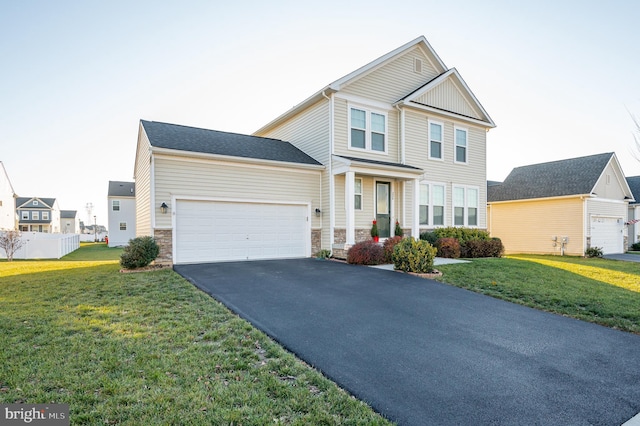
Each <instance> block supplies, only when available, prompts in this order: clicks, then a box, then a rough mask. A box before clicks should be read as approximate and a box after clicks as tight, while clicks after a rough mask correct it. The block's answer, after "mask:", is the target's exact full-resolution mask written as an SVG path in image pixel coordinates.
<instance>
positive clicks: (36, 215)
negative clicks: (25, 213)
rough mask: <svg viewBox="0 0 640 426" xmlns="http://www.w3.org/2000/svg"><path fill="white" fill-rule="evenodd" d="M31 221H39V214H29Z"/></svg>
mask: <svg viewBox="0 0 640 426" xmlns="http://www.w3.org/2000/svg"><path fill="white" fill-rule="evenodd" d="M31 220H40V212H31Z"/></svg>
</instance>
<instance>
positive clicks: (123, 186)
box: [107, 180, 136, 197]
mask: <svg viewBox="0 0 640 426" xmlns="http://www.w3.org/2000/svg"><path fill="white" fill-rule="evenodd" d="M135 188H136V184H135V182H120V181H115V180H110V181H109V192H108V195H107V196H108V197H135V196H136V192H135V191H136V190H135Z"/></svg>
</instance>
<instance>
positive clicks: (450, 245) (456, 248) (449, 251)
mask: <svg viewBox="0 0 640 426" xmlns="http://www.w3.org/2000/svg"><path fill="white" fill-rule="evenodd" d="M436 249H438V257H444V258H447V259H457V258H459V257H460V242H459V241H458V239H457V238H451V237H444V238H438V240H437V241H436Z"/></svg>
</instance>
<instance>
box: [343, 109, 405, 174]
mask: <svg viewBox="0 0 640 426" xmlns="http://www.w3.org/2000/svg"><path fill="white" fill-rule="evenodd" d="M349 105H351V106H353V107H362V108H367V105H366V104H362V103H357V104H356V103H349V102H348V101H347V100H345V99H341V98H336V99H335V105H334V112H335V123H334V131H335V143H334V152H335V154H336V155H343V156H347V157H356V158H365V159H368V160H377V161H386V162H389V163H399V162H400V151H399V147H398V111H396V110H388V111H381V110H379V109H378V108H372V110H373V111H374V112H383V113H385V114H386V115H387V140H386V144H387V153H382V152H377V151H365V150H361V149H349V131H350V130H349V129H350V126H349V123H348V119H349Z"/></svg>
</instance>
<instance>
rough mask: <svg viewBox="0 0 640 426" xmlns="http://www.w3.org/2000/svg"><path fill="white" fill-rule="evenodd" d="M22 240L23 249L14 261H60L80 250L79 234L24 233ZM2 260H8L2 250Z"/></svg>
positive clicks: (0, 250)
mask: <svg viewBox="0 0 640 426" xmlns="http://www.w3.org/2000/svg"><path fill="white" fill-rule="evenodd" d="M21 238H22V247H21V248H20V250H18V251H16V252H15V253H14V255H13V258H14V259H60V258H61V257H62V256H65V255H67V254H69V253H71V252H72V251H75V250H77V249H79V248H80V235H78V234H46V233H44V232H22V233H21ZM0 258H1V259H6V258H7V254H6V253H5V251H4V250H3V249H0Z"/></svg>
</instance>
